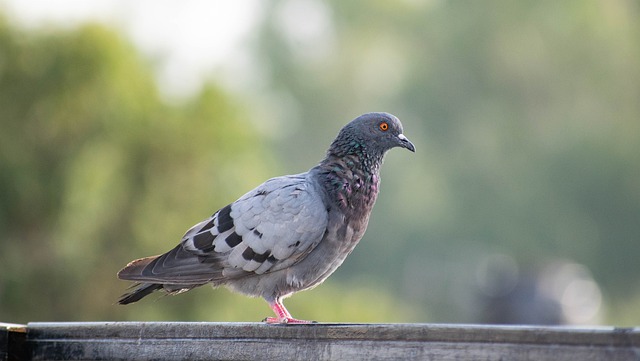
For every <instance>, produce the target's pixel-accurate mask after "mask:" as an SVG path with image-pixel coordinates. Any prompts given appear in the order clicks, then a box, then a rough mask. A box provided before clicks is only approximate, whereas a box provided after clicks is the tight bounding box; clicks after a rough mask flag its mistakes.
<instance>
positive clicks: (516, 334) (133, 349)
mask: <svg viewBox="0 0 640 361" xmlns="http://www.w3.org/2000/svg"><path fill="white" fill-rule="evenodd" d="M26 331H27V332H26V340H25V342H24V343H23V345H22V346H20V347H19V352H20V353H21V355H22V357H26V358H27V359H33V360H104V359H119V360H150V359H153V360H400V359H433V360H453V359H455V360H478V359H482V360H502V359H508V360H580V361H589V360H594V361H595V360H611V361H616V360H640V328H612V327H589V328H577V327H530V326H480V325H440V324H325V323H319V324H312V325H267V324H262V323H208V322H202V323H200V322H89V323H84V322H83V323H29V324H28V325H27V327H26ZM9 332H11V331H9ZM0 338H1V337H0ZM12 349H13V350H14V352H17V351H16V347H13V348H9V350H12ZM0 355H2V352H1V351H0ZM8 359H11V355H8Z"/></svg>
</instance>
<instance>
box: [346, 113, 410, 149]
mask: <svg viewBox="0 0 640 361" xmlns="http://www.w3.org/2000/svg"><path fill="white" fill-rule="evenodd" d="M402 131H403V130H402V123H400V120H399V119H398V118H397V117H395V116H394V115H391V114H389V113H367V114H363V115H361V116H359V117H357V118H356V119H354V120H352V121H351V122H349V123H348V124H347V125H345V126H344V128H342V130H341V131H340V134H339V135H338V138H337V139H336V140H338V139H340V138H343V140H347V139H348V140H350V142H349V143H348V144H351V143H353V142H356V143H355V144H356V146H364V147H366V148H368V150H369V151H377V152H380V153H381V154H384V153H385V152H386V151H388V150H389V149H392V148H395V147H401V148H405V149H408V150H410V151H412V152H415V151H416V148H415V146H414V145H413V143H411V141H409V139H408V138H407V137H406V136H405V135H404V134H403V133H402Z"/></svg>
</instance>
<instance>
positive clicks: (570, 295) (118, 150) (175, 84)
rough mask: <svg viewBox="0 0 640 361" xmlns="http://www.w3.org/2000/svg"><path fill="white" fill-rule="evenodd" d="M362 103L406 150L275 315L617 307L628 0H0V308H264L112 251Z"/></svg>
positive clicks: (302, 166)
mask: <svg viewBox="0 0 640 361" xmlns="http://www.w3.org/2000/svg"><path fill="white" fill-rule="evenodd" d="M369 111H387V112H391V113H393V114H395V115H397V116H398V117H399V118H400V119H401V120H402V121H403V123H404V127H405V134H406V135H407V136H408V137H409V138H410V139H411V140H412V141H413V142H414V143H415V144H416V147H417V152H416V153H415V154H411V153H409V152H403V151H397V150H396V151H392V152H390V153H389V154H388V156H387V159H386V162H385V165H384V167H383V169H382V178H383V184H382V192H381V195H380V197H379V200H378V204H377V205H376V208H375V209H374V213H373V215H372V219H371V222H370V226H369V229H368V231H367V233H366V235H365V237H364V239H363V240H362V242H361V243H360V245H359V246H358V247H357V248H356V250H355V252H354V253H353V254H352V255H351V256H350V258H348V259H347V261H346V262H345V264H344V265H343V266H342V267H341V268H340V269H339V270H338V271H337V272H336V273H335V274H334V276H333V277H331V278H329V280H328V281H327V282H325V284H324V285H322V286H321V287H318V288H316V289H314V290H312V291H307V292H303V293H300V294H298V295H296V296H294V297H293V298H291V299H289V300H288V301H287V306H288V307H289V309H290V310H291V312H292V313H293V314H294V315H296V316H297V317H299V318H303V319H316V320H320V321H341V322H449V323H457V322H464V323H475V322H477V323H529V324H614V325H619V326H629V325H638V324H640V277H639V276H640V120H639V117H640V4H639V3H638V2H637V1H633V0H569V1H554V0H543V1H517V2H514V1H508V0H491V1H482V2H479V1H475V2H473V1H456V0H403V1H391V0H376V1H367V2H364V1H361V2H356V1H347V2H345V1H338V0H335V1H319V0H301V1H296V0H284V1H256V0H253V1H249V0H242V1H234V2H226V3H225V2H218V1H215V2H213V1H212V2H207V1H180V2H171V1H148V0H143V1H136V2H129V1H119V0H100V1H91V2H86V1H76V0H57V1H37V0H4V1H0V321H3V322H19V323H25V322H29V321H96V320H150V321H163V320H181V321H189V320H197V321H258V320H261V319H262V318H264V317H265V316H268V315H270V313H271V311H270V310H269V309H268V307H267V305H266V303H264V301H262V300H259V299H249V298H246V297H243V296H238V295H234V294H231V293H230V292H228V291H226V290H212V289H211V288H210V287H203V288H200V289H197V290H194V291H191V292H189V293H187V294H183V295H181V296H178V297H162V296H151V297H149V298H147V299H145V300H143V301H142V302H139V303H137V304H134V305H130V306H126V307H125V306H118V305H115V301H116V299H117V298H118V296H119V295H120V294H121V293H122V292H124V291H125V289H126V288H127V286H128V284H127V283H126V282H122V281H119V280H117V279H116V276H115V274H116V272H117V271H118V270H119V269H120V268H121V267H122V266H124V265H125V264H126V263H127V262H128V261H130V260H132V259H134V258H139V257H143V256H148V255H152V254H158V253H161V252H164V251H166V250H168V249H170V248H171V247H173V246H174V245H175V244H176V243H177V242H178V241H179V239H180V237H181V236H182V234H183V232H184V231H185V230H186V229H188V228H189V227H190V226H191V225H192V224H194V223H196V222H198V221H200V220H201V219H204V218H205V217H207V216H209V215H210V214H212V213H213V212H214V211H215V210H217V209H218V208H221V207H222V206H224V205H226V204H227V203H229V202H231V201H233V200H235V199H236V198H237V197H239V196H240V195H242V194H244V193H245V192H246V191H247V190H249V189H251V188H253V187H254V186H256V185H258V184H259V183H261V182H262V181H264V180H266V179H267V178H270V177H273V176H278V175H282V174H292V173H298V172H302V171H305V170H306V169H308V168H310V167H311V166H312V165H314V164H315V163H316V162H317V161H319V160H320V159H321V158H322V156H323V154H324V151H325V149H326V147H327V146H328V144H329V143H330V141H331V140H332V139H333V137H334V136H335V134H336V133H337V131H338V129H339V128H340V127H341V126H342V125H343V124H345V123H346V122H347V121H349V120H351V119H352V118H354V117H356V116H357V115H359V114H362V113H365V112H369Z"/></svg>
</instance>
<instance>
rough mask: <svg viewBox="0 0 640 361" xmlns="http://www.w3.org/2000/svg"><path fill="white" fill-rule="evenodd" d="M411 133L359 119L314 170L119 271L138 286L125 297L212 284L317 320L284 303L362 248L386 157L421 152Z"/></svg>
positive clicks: (276, 182)
mask: <svg viewBox="0 0 640 361" xmlns="http://www.w3.org/2000/svg"><path fill="white" fill-rule="evenodd" d="M402 132H403V129H402V124H401V123H400V120H398V118H397V117H395V116H393V115H391V114H389V113H367V114H363V115H361V116H359V117H357V118H355V119H354V120H352V121H351V122H349V123H348V124H347V125H345V126H344V127H343V128H342V129H341V130H340V132H339V133H338V135H337V137H336V138H335V140H334V141H333V142H332V144H331V146H330V147H329V149H328V150H327V153H326V156H325V158H324V159H323V160H322V161H321V162H320V163H319V164H318V165H316V166H315V167H313V168H311V169H310V170H309V171H307V172H305V173H300V174H295V175H286V176H282V177H276V178H272V179H269V180H267V181H266V182H264V183H263V184H261V185H259V186H258V187H257V188H255V189H253V190H251V191H249V192H248V193H246V194H245V195H243V196H242V197H240V199H238V200H237V201H235V202H233V203H231V204H229V205H227V206H225V207H223V208H221V209H220V210H218V211H217V212H215V213H214V214H213V215H212V216H211V217H210V218H208V219H205V220H204V221H202V222H200V223H198V224H196V225H195V226H193V227H191V229H189V230H188V231H187V232H186V233H185V235H184V236H183V237H182V240H181V242H180V244H178V245H177V246H176V247H175V248H173V249H172V250H170V251H169V252H167V253H165V254H162V255H159V256H152V257H146V258H141V259H137V260H134V261H132V262H130V263H129V264H128V265H127V266H126V267H125V268H123V269H122V270H121V271H120V272H118V277H119V278H120V279H123V280H129V281H135V282H136V283H135V284H134V285H133V286H131V290H130V292H128V293H125V294H124V295H122V296H121V298H120V299H119V300H118V303H119V304H129V303H132V302H136V301H139V300H140V299H141V298H143V297H145V296H147V295H149V294H151V293H152V292H154V291H164V292H166V293H168V294H179V293H182V292H186V291H189V290H191V289H193V288H195V287H198V286H202V285H205V284H211V285H212V286H213V287H218V286H225V287H227V288H229V289H231V290H232V291H235V292H239V293H242V294H245V295H248V296H252V297H262V298H263V299H264V300H266V301H267V302H268V303H269V306H270V307H271V309H272V310H273V312H274V313H275V317H267V318H266V319H265V320H264V321H265V322H267V323H277V324H281V323H283V324H296V323H310V321H305V320H299V319H295V318H293V317H292V316H291V314H290V313H289V311H287V309H286V308H285V307H284V305H283V303H282V301H283V299H284V298H286V297H288V296H291V295H292V294H294V293H295V292H298V291H302V290H308V289H311V288H313V287H315V286H317V285H319V284H321V283H322V282H323V281H324V280H325V279H326V278H327V277H329V275H331V274H332V273H333V272H334V271H335V270H336V269H337V268H338V267H339V266H340V265H341V264H342V262H343V261H344V260H345V258H346V257H347V256H348V255H349V254H350V253H351V251H353V249H354V247H355V246H356V244H357V243H358V242H359V241H360V239H361V238H362V236H363V234H364V232H365V230H366V228H367V224H368V223H369V215H370V214H371V210H372V209H373V205H374V203H375V201H376V198H377V196H378V191H379V185H380V166H381V165H382V161H383V158H384V155H385V153H386V152H387V151H388V150H389V149H391V148H394V147H401V148H405V149H408V150H410V151H412V152H415V146H414V145H413V143H411V142H410V141H409V139H407V137H406V136H404V134H403V133H402Z"/></svg>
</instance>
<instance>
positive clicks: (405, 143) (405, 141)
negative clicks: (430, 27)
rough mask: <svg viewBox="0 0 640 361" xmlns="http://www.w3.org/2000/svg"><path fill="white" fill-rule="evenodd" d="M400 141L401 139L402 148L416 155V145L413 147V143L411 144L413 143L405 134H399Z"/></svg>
mask: <svg viewBox="0 0 640 361" xmlns="http://www.w3.org/2000/svg"><path fill="white" fill-rule="evenodd" d="M398 139H400V144H399V145H400V146H401V147H402V148H407V149H409V150H410V151H412V152H414V153H415V151H416V147H415V145H413V143H411V141H410V140H409V139H408V138H407V137H405V136H404V134H402V133H400V134H398Z"/></svg>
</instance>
